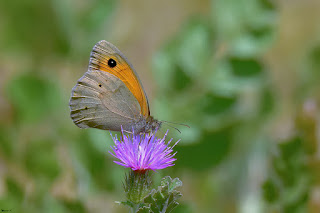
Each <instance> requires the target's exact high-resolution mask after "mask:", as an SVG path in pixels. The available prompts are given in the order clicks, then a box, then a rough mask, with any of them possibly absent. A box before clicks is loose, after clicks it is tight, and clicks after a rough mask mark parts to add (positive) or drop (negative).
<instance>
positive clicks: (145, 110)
mask: <svg viewBox="0 0 320 213" xmlns="http://www.w3.org/2000/svg"><path fill="white" fill-rule="evenodd" d="M110 58H112V59H114V60H115V61H116V62H117V65H116V66H115V67H109V65H108V60H109V59H110ZM90 62H91V63H90V67H91V68H92V69H95V70H101V71H104V72H108V73H111V74H113V75H115V76H117V77H118V78H119V79H120V80H121V81H122V82H123V83H124V84H125V85H126V86H127V87H128V89H129V90H130V92H131V93H132V94H133V95H134V97H135V98H136V99H137V100H138V102H139V104H140V107H141V114H142V115H143V116H144V117H148V116H149V106H148V102H147V98H146V96H145V94H144V92H143V90H142V87H141V85H140V83H139V80H138V78H137V77H136V75H135V74H134V72H133V71H132V69H131V67H130V66H129V65H128V64H127V63H126V62H125V60H123V59H118V58H116V57H115V56H111V57H109V56H107V55H106V54H105V53H103V51H101V50H100V49H98V48H96V49H94V50H93V52H92V53H91V61H90Z"/></svg>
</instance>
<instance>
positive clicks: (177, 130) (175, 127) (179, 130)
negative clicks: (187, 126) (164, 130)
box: [164, 123, 181, 134]
mask: <svg viewBox="0 0 320 213" xmlns="http://www.w3.org/2000/svg"><path fill="white" fill-rule="evenodd" d="M164 124H166V125H167V126H170V127H171V128H174V129H175V130H177V131H178V132H179V133H180V134H181V132H180V130H179V129H178V128H176V127H174V126H171V125H169V124H167V123H164Z"/></svg>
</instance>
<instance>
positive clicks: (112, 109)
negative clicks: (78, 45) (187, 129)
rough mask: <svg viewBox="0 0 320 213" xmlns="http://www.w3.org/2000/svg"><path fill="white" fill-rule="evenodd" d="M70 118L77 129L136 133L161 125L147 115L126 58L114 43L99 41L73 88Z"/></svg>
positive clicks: (137, 81) (143, 96)
mask: <svg viewBox="0 0 320 213" xmlns="http://www.w3.org/2000/svg"><path fill="white" fill-rule="evenodd" d="M69 106H70V110H71V113H70V115H71V118H72V120H73V122H74V123H75V124H76V125H77V126H78V127H80V128H98V129H103V130H112V131H121V128H122V129H123V130H124V131H127V132H134V133H136V134H139V133H146V132H150V131H154V130H157V129H159V128H160V126H161V123H162V122H161V121H158V120H156V119H154V118H153V117H152V116H150V108H149V102H148V98H147V95H146V93H145V91H144V89H143V86H142V84H141V81H140V79H139V77H138V74H137V73H136V71H135V70H134V68H133V66H132V65H131V63H130V62H129V61H128V59H127V58H126V57H125V56H124V55H123V54H122V53H121V52H120V50H119V49H118V48H117V47H115V46H114V45H113V44H111V43H109V42H107V41H104V40H102V41H99V42H98V43H97V44H96V45H95V46H94V47H93V49H92V51H91V55H90V61H89V68H88V71H87V72H86V73H85V74H84V75H83V76H82V77H81V78H80V79H79V80H78V82H77V84H76V85H75V86H74V87H73V89H72V92H71V98H70V102H69Z"/></svg>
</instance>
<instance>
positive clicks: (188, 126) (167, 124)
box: [161, 121, 190, 128]
mask: <svg viewBox="0 0 320 213" xmlns="http://www.w3.org/2000/svg"><path fill="white" fill-rule="evenodd" d="M161 122H162V123H169V124H176V125H181V126H185V127H188V128H190V126H188V125H187V124H182V123H176V122H171V121H161ZM167 125H168V124H167Z"/></svg>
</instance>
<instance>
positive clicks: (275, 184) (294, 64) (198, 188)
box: [0, 0, 320, 213]
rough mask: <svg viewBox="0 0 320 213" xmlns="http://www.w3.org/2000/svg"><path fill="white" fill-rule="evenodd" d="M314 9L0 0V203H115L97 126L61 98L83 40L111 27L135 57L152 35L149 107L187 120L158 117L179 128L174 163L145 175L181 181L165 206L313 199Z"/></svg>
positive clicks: (299, 206)
mask: <svg viewBox="0 0 320 213" xmlns="http://www.w3.org/2000/svg"><path fill="white" fill-rule="evenodd" d="M167 5H168V6H167ZM199 8H204V10H205V11H207V12H206V13H201V12H197V13H196V12H193V13H191V12H190V13H187V12H186V11H197V9H199ZM319 10H320V4H319V2H318V1H317V0H310V1H292V2H290V4H288V2H287V1H272V0H203V1H197V3H196V4H194V3H193V1H178V2H171V1H170V2H169V1H167V2H161V3H160V5H159V3H157V2H156V1H143V0H139V1H135V2H134V3H132V2H126V1H114V0H105V1H102V0H94V1H75V0H68V1H63V0H50V1H40V0H31V1H23V2H15V1H1V2H0V30H1V35H0V45H1V50H0V56H1V57H0V72H1V78H0V86H1V90H0V113H1V114H0V167H1V169H0V209H12V212H32V213H34V212H52V213H53V212H105V211H106V210H107V211H108V212H124V211H125V210H124V209H123V208H120V207H118V206H116V204H115V203H114V201H115V200H119V199H120V198H121V196H124V194H123V189H122V185H121V180H122V179H123V178H124V172H125V170H124V169H122V168H119V167H117V166H116V165H113V163H112V158H111V157H110V156H109V155H108V154H107V151H108V149H109V146H110V145H111V143H112V142H111V139H110V136H109V133H108V132H105V131H99V130H96V129H88V130H80V129H78V128H77V127H75V126H74V124H73V123H72V121H71V119H70V118H69V108H68V99H69V95H70V92H71V88H72V87H73V85H74V84H75V82H76V80H77V79H78V78H79V77H81V75H82V74H83V73H84V72H85V71H86V67H87V64H88V59H89V53H90V50H91V48H92V46H93V45H94V44H95V43H96V42H97V41H99V40H102V39H105V40H109V41H110V42H112V43H115V42H114V41H113V40H112V39H114V40H116V39H119V40H117V41H118V42H119V43H120V46H122V45H123V44H129V45H127V47H126V48H129V49H130V47H131V48H132V49H133V50H134V51H133V52H134V54H131V55H132V56H133V57H132V58H133V61H132V62H133V64H134V65H135V66H136V63H135V61H134V60H135V59H136V58H135V56H137V57H138V56H139V57H142V56H143V53H144V51H145V49H148V48H149V46H152V47H153V48H154V50H155V49H157V51H152V52H153V54H152V57H151V56H150V59H151V58H152V63H151V68H150V69H151V71H152V76H153V79H154V80H152V79H147V81H143V83H144V85H146V87H145V88H148V87H150V85H151V86H153V87H154V89H155V92H154V95H153V96H152V95H150V94H149V95H148V96H149V99H150V100H149V101H150V104H151V107H152V109H151V111H152V114H153V115H155V117H156V118H158V119H160V120H167V121H172V122H178V123H184V124H187V125H189V126H190V127H191V128H184V127H183V126H182V127H180V126H179V127H178V126H177V127H178V128H179V129H180V130H181V131H182V134H178V133H174V131H170V134H171V136H172V137H174V138H181V139H182V140H181V142H180V143H179V145H178V146H176V149H175V150H176V151H177V152H178V153H177V159H178V160H177V161H176V166H175V167H173V168H169V169H167V170H165V171H163V172H162V171H161V172H158V173H156V174H155V175H154V181H155V182H156V183H160V181H161V177H163V176H165V174H170V175H171V177H179V179H181V180H182V182H183V183H184V185H183V187H182V194H183V197H182V198H181V200H180V201H182V202H181V205H179V206H178V207H177V208H176V209H175V210H174V212H243V213H244V212H245V213H248V212H269V211H271V212H307V211H309V212H317V209H319V208H320V200H319V196H318V195H319V187H318V185H319V180H320V175H319V172H317V171H319V157H318V154H317V153H319V151H318V150H319V148H318V144H319V138H318V137H319V136H318V135H319V133H318V131H319V107H318V106H319V104H320V102H319V100H320V99H319V97H320V96H319V94H320V93H319V91H320V88H319V85H320V84H319V72H318V71H319V69H320V48H319V47H320V45H319V44H320V40H319V34H320V27H319V24H318V21H317V20H319V18H320V17H319V14H320V13H319ZM200 11H201V10H200ZM134 14H136V16H134ZM180 23H182V24H180ZM175 24H176V25H175ZM169 25H170V26H169ZM171 25H172V26H171ZM177 25H178V26H179V27H177V28H176V29H175V31H173V30H171V31H170V29H171V28H175V27H173V26H177ZM139 26H140V28H139ZM154 29H157V30H154ZM167 31H170V33H171V34H170V33H167V34H166V32H167ZM118 37H119V38H118ZM115 44H116V43H115ZM116 45H117V44H116ZM117 46H119V45H117ZM123 47H125V45H123ZM137 47H139V48H137ZM120 49H121V48H120ZM121 50H122V49H121ZM123 52H125V53H126V49H124V50H123ZM145 52H146V51H145ZM129 53H130V51H129ZM129 60H131V57H129ZM145 60H149V59H148V58H142V59H141V61H145ZM146 63H147V62H146ZM149 71H150V70H148V72H149ZM137 72H138V73H139V75H140V77H141V76H142V77H144V76H148V73H147V72H146V73H141V72H140V71H139V70H138V69H137ZM149 77H150V75H149ZM142 80H143V78H142ZM147 92H148V91H147ZM151 94H153V93H151ZM169 125H171V124H169ZM167 128H169V129H171V127H170V126H168V125H166V124H165V123H164V124H163V129H164V130H166V129H167Z"/></svg>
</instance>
